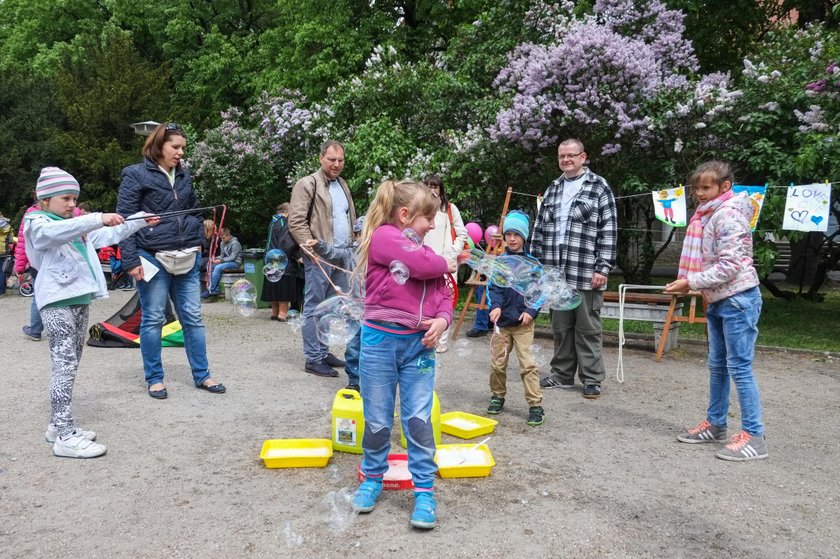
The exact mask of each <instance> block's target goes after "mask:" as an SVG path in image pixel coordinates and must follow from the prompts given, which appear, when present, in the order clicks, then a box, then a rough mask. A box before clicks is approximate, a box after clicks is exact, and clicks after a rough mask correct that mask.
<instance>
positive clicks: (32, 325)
mask: <svg viewBox="0 0 840 559" xmlns="http://www.w3.org/2000/svg"><path fill="white" fill-rule="evenodd" d="M43 331H44V323H43V322H42V321H41V313H40V312H39V311H38V302H37V301H35V295H32V304H31V305H30V306H29V332H31V333H32V334H40V333H42V332H43Z"/></svg>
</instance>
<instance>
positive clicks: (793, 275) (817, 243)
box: [787, 233, 825, 293]
mask: <svg viewBox="0 0 840 559" xmlns="http://www.w3.org/2000/svg"><path fill="white" fill-rule="evenodd" d="M824 239H825V235H823V234H822V233H808V234H806V235H805V236H803V237H802V239H800V240H799V241H796V242H791V243H790V267H789V268H788V274H787V280H788V282H790V283H798V284H799V292H800V293H802V287H803V286H804V285H805V284H809V285H810V284H811V283H813V281H814V278H815V274H816V271H817V265H818V264H819V260H820V257H819V252H820V249H821V248H822V246H823V241H824Z"/></svg>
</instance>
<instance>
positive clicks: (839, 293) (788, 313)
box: [456, 277, 840, 352]
mask: <svg viewBox="0 0 840 559" xmlns="http://www.w3.org/2000/svg"><path fill="white" fill-rule="evenodd" d="M672 280H673V278H654V280H653V284H654V285H659V284H662V285H664V284H665V283H667V282H669V281H672ZM621 282H622V280H621V278H620V277H619V278H613V277H611V278H610V282H609V289H610V290H611V291H617V290H618V286H619V284H620V283H621ZM781 287H784V286H781ZM468 291H469V286H463V287H461V290H460V298H459V299H460V303H459V305H458V312H460V309H461V308H462V304H463V300H464V298H465V297H466V294H467V292H468ZM823 293H824V294H825V300H824V301H822V302H820V303H815V302H813V301H806V300H803V299H797V300H794V301H785V300H782V299H776V298H775V297H773V296H772V295H771V294H770V293H769V292H767V291H765V290H764V289H762V296H763V304H762V310H761V318H760V319H759V322H758V344H759V345H767V346H777V347H789V348H798V349H810V350H816V351H835V352H836V351H840V341H838V337H837V332H838V326H840V290H838V289H826V290H824V291H823ZM699 311H700V312H698V313H697V314H698V315H702V309H699ZM456 316H457V315H456ZM469 320H473V318H472V313H470V317H469ZM465 324H466V321H465ZM603 324H604V330H605V331H607V332H617V331H618V320H614V319H609V318H605V319H604V320H603ZM537 325H538V326H550V320H549V318H548V315H547V314H541V315H539V316H538V317H537ZM624 331H625V332H633V333H644V334H651V335H652V334H653V325H652V324H650V323H648V322H635V321H630V320H628V321H625V322H624ZM680 336H681V337H685V338H689V339H697V340H705V339H706V326H705V325H704V324H682V325H681V326H680Z"/></svg>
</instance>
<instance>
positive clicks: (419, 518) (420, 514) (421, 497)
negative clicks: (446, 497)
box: [411, 491, 437, 530]
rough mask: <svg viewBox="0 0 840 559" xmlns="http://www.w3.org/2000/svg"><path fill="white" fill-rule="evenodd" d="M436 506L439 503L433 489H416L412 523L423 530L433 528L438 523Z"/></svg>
mask: <svg viewBox="0 0 840 559" xmlns="http://www.w3.org/2000/svg"><path fill="white" fill-rule="evenodd" d="M436 508H437V503H435V494H434V493H432V492H431V491H415V493H414V512H412V513H411V525H412V526H414V527H415V528H420V529H422V530H432V529H433V528H434V527H435V526H436V525H437V516H436V515H435V509H436Z"/></svg>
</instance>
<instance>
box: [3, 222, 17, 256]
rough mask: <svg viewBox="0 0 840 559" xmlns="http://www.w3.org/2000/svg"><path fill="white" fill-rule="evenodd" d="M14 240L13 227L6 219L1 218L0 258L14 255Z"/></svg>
mask: <svg viewBox="0 0 840 559" xmlns="http://www.w3.org/2000/svg"><path fill="white" fill-rule="evenodd" d="M14 240H15V238H14V235H12V225H11V224H10V223H9V221H8V220H7V219H6V218H0V256H8V255H10V254H12V245H13V243H14Z"/></svg>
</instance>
